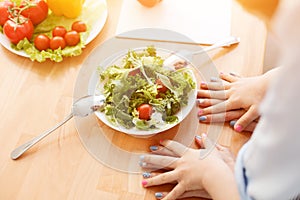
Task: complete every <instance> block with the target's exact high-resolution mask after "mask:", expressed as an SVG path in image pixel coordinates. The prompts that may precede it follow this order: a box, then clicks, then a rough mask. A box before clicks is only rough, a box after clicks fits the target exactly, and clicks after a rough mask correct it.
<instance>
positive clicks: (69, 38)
mask: <svg viewBox="0 0 300 200" xmlns="http://www.w3.org/2000/svg"><path fill="white" fill-rule="evenodd" d="M65 41H66V43H67V45H68V46H75V45H77V44H78V43H79V42H80V35H79V33H77V32H76V31H69V32H67V33H66V35H65Z"/></svg>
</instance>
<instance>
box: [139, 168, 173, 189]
mask: <svg viewBox="0 0 300 200" xmlns="http://www.w3.org/2000/svg"><path fill="white" fill-rule="evenodd" d="M176 180H177V174H176V172H175V171H168V172H165V173H162V174H159V175H157V176H154V177H152V178H148V179H144V180H142V185H143V186H144V187H150V186H155V185H162V184H166V183H174V182H176Z"/></svg>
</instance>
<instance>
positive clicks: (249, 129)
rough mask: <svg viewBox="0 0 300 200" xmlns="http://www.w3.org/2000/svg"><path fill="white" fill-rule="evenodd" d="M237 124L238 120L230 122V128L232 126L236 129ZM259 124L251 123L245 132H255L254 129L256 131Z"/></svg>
mask: <svg viewBox="0 0 300 200" xmlns="http://www.w3.org/2000/svg"><path fill="white" fill-rule="evenodd" d="M235 123H236V120H232V121H230V126H231V127H234V125H235ZM257 123H258V122H257V121H253V122H251V123H250V124H249V125H248V126H247V127H246V128H245V129H244V131H247V132H253V131H254V129H255V127H256V125H257Z"/></svg>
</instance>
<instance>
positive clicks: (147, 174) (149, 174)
mask: <svg viewBox="0 0 300 200" xmlns="http://www.w3.org/2000/svg"><path fill="white" fill-rule="evenodd" d="M143 177H144V178H150V177H151V173H149V172H144V173H143Z"/></svg>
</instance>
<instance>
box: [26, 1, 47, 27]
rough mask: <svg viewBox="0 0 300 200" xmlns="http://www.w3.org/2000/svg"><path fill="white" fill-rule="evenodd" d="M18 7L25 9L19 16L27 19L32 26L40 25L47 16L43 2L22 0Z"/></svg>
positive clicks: (45, 5)
mask: <svg viewBox="0 0 300 200" xmlns="http://www.w3.org/2000/svg"><path fill="white" fill-rule="evenodd" d="M20 7H21V8H25V9H24V10H23V11H21V15H23V16H24V17H26V18H29V19H30V20H31V21H32V23H33V25H37V24H39V23H41V22H42V21H44V20H45V19H46V18H47V16H48V4H47V3H46V2H45V1H44V0H30V1H28V0H23V1H22V2H21V6H20ZM26 7H27V8H26Z"/></svg>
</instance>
